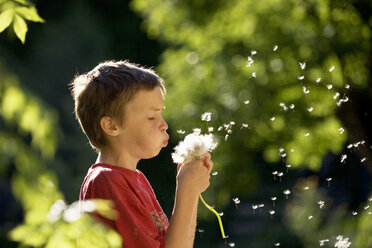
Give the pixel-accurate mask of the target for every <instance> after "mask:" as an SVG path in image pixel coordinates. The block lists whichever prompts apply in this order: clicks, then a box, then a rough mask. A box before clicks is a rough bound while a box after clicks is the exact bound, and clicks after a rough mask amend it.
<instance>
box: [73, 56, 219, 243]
mask: <svg viewBox="0 0 372 248" xmlns="http://www.w3.org/2000/svg"><path fill="white" fill-rule="evenodd" d="M71 87H72V95H73V97H74V100H75V113H76V117H77V119H78V121H79V123H80V125H81V127H82V129H83V131H84V133H85V134H86V136H87V137H88V139H89V142H90V144H91V146H92V147H93V148H94V149H95V150H96V151H97V153H98V157H97V161H96V163H95V164H94V165H92V166H91V168H90V169H89V171H88V174H87V176H86V177H85V180H84V182H83V184H82V187H81V190H80V197H79V199H80V200H86V199H93V198H95V199H109V200H112V201H113V202H114V209H115V211H116V212H117V213H118V216H117V218H116V219H115V220H109V219H106V218H104V217H102V216H98V217H99V219H100V220H102V221H104V222H105V223H106V224H108V225H109V226H110V227H112V228H114V229H116V230H117V232H118V233H119V234H120V235H121V237H122V239H123V247H125V248H134V247H136V248H157V247H167V248H173V247H177V248H181V247H185V248H190V247H192V246H193V242H194V234H195V227H196V211H197V206H198V195H199V194H200V193H202V192H203V191H205V190H206V189H207V188H208V186H209V177H210V172H211V170H212V167H213V163H212V161H211V156H210V154H208V153H206V154H205V156H203V159H199V160H197V161H195V162H193V163H190V164H188V165H187V166H183V165H179V166H178V173H177V177H176V181H177V186H176V194H175V203H174V209H173V212H172V216H171V219H170V222H168V219H167V217H166V216H165V214H164V213H163V211H162V209H161V207H160V205H159V203H158V201H157V200H156V197H155V194H154V192H153V190H152V188H151V186H150V184H149V182H148V181H147V179H146V177H145V176H144V175H143V174H142V173H141V172H140V171H139V170H137V169H136V167H137V163H138V162H139V160H140V159H147V158H152V157H155V156H156V155H158V153H159V152H160V150H161V149H162V148H163V147H165V146H166V145H167V143H168V139H169V136H168V134H167V132H166V131H167V129H168V125H167V123H166V122H165V121H164V119H163V117H162V110H163V109H164V102H163V101H164V95H165V87H164V85H163V81H162V79H161V78H160V77H159V76H158V75H156V74H155V72H154V71H153V70H151V69H145V68H142V67H140V66H138V65H134V64H131V63H129V62H128V61H108V62H104V63H101V64H99V65H98V66H97V67H95V68H94V69H93V70H92V71H90V72H88V73H87V74H83V75H80V76H77V77H75V79H74V80H73V81H72V83H71Z"/></svg>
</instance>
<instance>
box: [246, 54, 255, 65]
mask: <svg viewBox="0 0 372 248" xmlns="http://www.w3.org/2000/svg"><path fill="white" fill-rule="evenodd" d="M253 62H254V60H253V59H252V57H251V56H248V61H247V65H246V67H250V66H251V65H252V64H253Z"/></svg>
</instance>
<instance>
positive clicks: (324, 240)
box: [319, 239, 329, 246]
mask: <svg viewBox="0 0 372 248" xmlns="http://www.w3.org/2000/svg"><path fill="white" fill-rule="evenodd" d="M326 242H329V239H323V240H319V246H324V245H325V243H326Z"/></svg>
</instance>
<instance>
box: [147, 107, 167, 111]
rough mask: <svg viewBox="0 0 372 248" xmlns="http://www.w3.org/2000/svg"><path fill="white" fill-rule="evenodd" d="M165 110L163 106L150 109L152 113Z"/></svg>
mask: <svg viewBox="0 0 372 248" xmlns="http://www.w3.org/2000/svg"><path fill="white" fill-rule="evenodd" d="M164 109H165V106H164V107H163V108H155V107H151V108H150V110H153V111H162V110H164Z"/></svg>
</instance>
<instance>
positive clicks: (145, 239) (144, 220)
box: [79, 163, 169, 248]
mask: <svg viewBox="0 0 372 248" xmlns="http://www.w3.org/2000/svg"><path fill="white" fill-rule="evenodd" d="M79 199H80V200H87V199H109V200H112V201H113V202H114V204H115V207H114V209H115V210H116V211H117V212H118V214H119V215H118V217H117V218H116V219H115V220H109V219H106V218H103V217H101V218H100V219H102V220H103V221H104V222H105V223H107V224H108V225H109V226H111V227H112V228H114V229H115V230H116V231H117V232H118V233H119V234H120V235H121V237H122V239H123V247H125V248H164V247H165V239H164V236H165V232H166V230H167V228H168V225H169V223H168V219H167V216H166V215H165V214H164V212H163V210H162V209H161V207H160V205H159V202H158V201H157V200H156V196H155V193H154V191H153V189H152V188H151V185H150V183H149V182H148V181H147V179H146V177H145V175H144V174H143V173H142V172H141V171H139V170H136V171H132V170H129V169H126V168H123V167H120V166H113V165H109V164H104V163H98V164H94V165H92V167H91V168H90V169H89V171H88V174H87V176H86V177H85V179H84V182H83V185H82V186H81V190H80V197H79Z"/></svg>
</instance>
